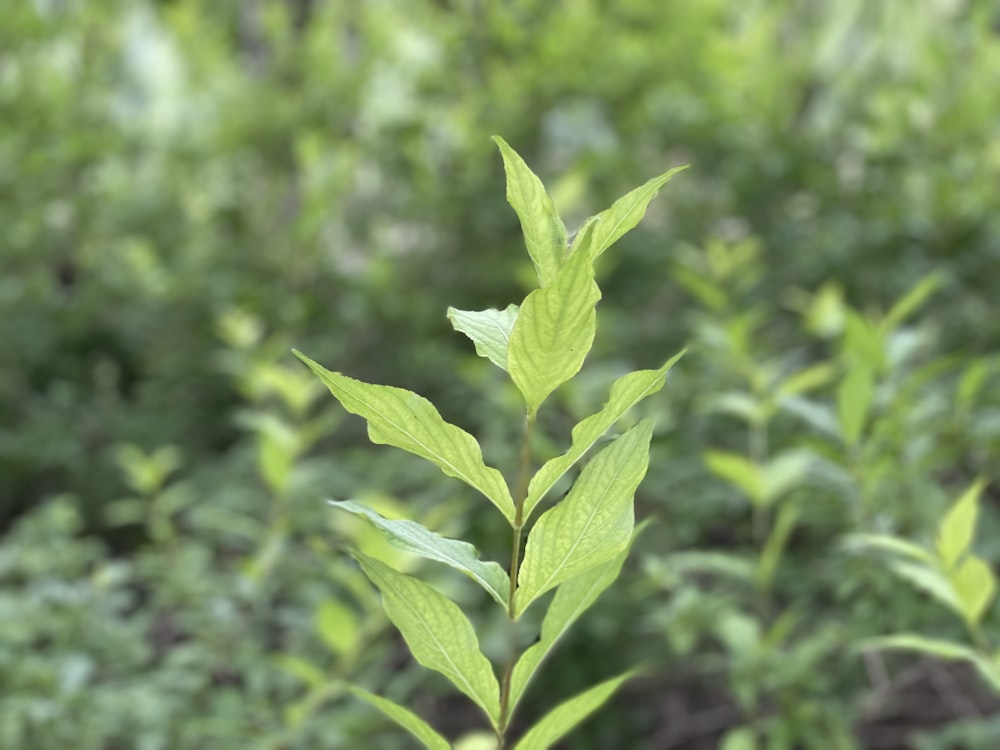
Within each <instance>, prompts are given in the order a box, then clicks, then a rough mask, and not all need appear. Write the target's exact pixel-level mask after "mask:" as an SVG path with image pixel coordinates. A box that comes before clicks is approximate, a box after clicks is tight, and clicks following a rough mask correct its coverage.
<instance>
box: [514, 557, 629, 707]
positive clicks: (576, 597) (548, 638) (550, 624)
mask: <svg viewBox="0 0 1000 750" xmlns="http://www.w3.org/2000/svg"><path fill="white" fill-rule="evenodd" d="M628 552H629V548H626V549H625V550H624V551H623V552H621V553H619V554H618V556H617V557H615V558H613V559H611V560H609V561H607V562H606V563H602V564H601V565H597V566H595V567H593V568H591V569H590V570H587V571H584V572H583V573H581V574H580V575H578V576H575V577H574V578H570V579H569V580H568V581H566V583H564V584H563V585H562V586H560V587H559V588H558V590H557V591H556V595H555V596H554V597H553V598H552V603H551V604H549V608H548V610H547V611H546V612H545V619H543V620H542V631H541V634H540V635H539V637H538V641H537V642H535V643H534V644H533V645H532V646H531V647H529V648H528V649H527V650H526V651H525V652H524V653H523V654H521V658H519V659H518V660H517V663H516V664H515V665H514V671H513V672H512V673H511V679H510V711H511V713H513V712H514V709H515V708H516V707H517V704H518V702H519V701H520V700H521V697H522V696H523V695H524V691H525V689H526V688H527V687H528V683H529V682H530V681H531V678H532V677H533V676H534V675H535V671H536V670H537V669H538V667H539V665H540V664H541V663H542V661H543V660H544V659H545V657H546V656H548V654H549V652H550V651H551V650H552V649H553V648H554V647H555V645H556V643H558V642H559V639H560V638H562V637H563V635H565V634H566V632H567V631H568V630H569V628H570V626H571V625H572V624H573V623H574V622H576V621H577V620H578V619H579V618H580V615H582V614H583V613H584V612H585V611H587V609H589V608H590V606H591V605H592V604H593V603H594V602H596V601H597V598H598V597H599V596H600V595H601V594H602V593H603V592H604V590H605V589H607V588H608V586H610V585H611V584H612V583H614V581H615V579H616V578H618V575H619V573H621V569H622V565H624V564H625V559H626V558H627V557H628Z"/></svg>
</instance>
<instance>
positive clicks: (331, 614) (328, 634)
mask: <svg viewBox="0 0 1000 750" xmlns="http://www.w3.org/2000/svg"><path fill="white" fill-rule="evenodd" d="M315 623H316V630H317V632H318V633H319V634H320V637H322V639H323V641H324V643H326V645H327V646H329V647H330V649H331V650H333V651H334V652H335V653H336V654H338V655H340V656H343V655H344V654H347V653H350V652H351V651H353V650H354V649H355V648H356V647H357V645H358V637H359V636H360V634H361V631H360V623H359V622H358V616H357V614H356V613H355V612H354V610H352V609H351V608H350V607H348V606H346V605H344V604H343V603H341V602H338V601H337V600H336V599H328V600H327V601H325V602H323V603H322V604H320V605H319V608H318V609H317V610H316V619H315Z"/></svg>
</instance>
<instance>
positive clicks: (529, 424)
mask: <svg viewBox="0 0 1000 750" xmlns="http://www.w3.org/2000/svg"><path fill="white" fill-rule="evenodd" d="M534 429H535V412H533V411H529V412H528V415H527V418H526V419H525V423H524V434H523V436H522V438H521V456H520V459H519V460H518V467H517V485H516V489H515V492H514V523H513V526H514V533H513V536H512V539H511V550H510V595H509V597H508V599H507V617H508V618H509V619H510V622H509V624H508V625H509V627H508V632H509V634H510V645H509V656H508V660H507V665H506V666H505V667H504V673H503V680H502V681H501V683H500V721H499V723H498V725H497V750H503V749H504V744H505V735H506V732H507V726H508V724H509V721H510V683H511V675H512V674H513V673H514V664H515V663H516V661H517V656H518V653H517V631H516V629H515V627H514V620H515V617H514V594H515V592H516V591H517V574H518V571H519V570H520V569H521V537H522V532H523V531H524V501H525V499H526V498H527V497H528V482H529V480H530V478H531V436H532V433H533V432H534Z"/></svg>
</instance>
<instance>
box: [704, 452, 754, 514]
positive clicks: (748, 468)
mask: <svg viewBox="0 0 1000 750" xmlns="http://www.w3.org/2000/svg"><path fill="white" fill-rule="evenodd" d="M704 458H705V465H706V466H707V467H708V468H709V470H711V471H712V473H713V474H716V475H718V476H719V477H721V478H723V479H725V480H726V481H727V482H729V483H730V484H734V485H736V486H737V487H738V488H739V489H741V490H742V491H743V492H744V494H746V496H747V497H748V498H750V502H752V503H753V504H754V505H757V504H759V503H761V502H763V500H764V473H763V472H762V471H761V470H760V468H759V467H758V466H757V465H756V464H754V463H753V462H752V461H750V459H748V458H746V457H745V456H741V455H739V454H738V453H729V452H726V451H705V456H704Z"/></svg>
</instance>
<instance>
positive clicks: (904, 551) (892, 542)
mask: <svg viewBox="0 0 1000 750" xmlns="http://www.w3.org/2000/svg"><path fill="white" fill-rule="evenodd" d="M844 544H845V545H846V546H848V547H872V548H874V549H879V550H884V551H886V552H893V553H895V554H897V555H902V556H904V557H909V558H911V559H912V560H916V561H917V562H921V563H924V564H925V565H933V564H934V558H933V557H932V556H931V554H930V553H929V552H928V551H927V550H925V549H924V548H923V547H918V546H917V545H916V544H914V543H913V542H908V541H906V540H905V539H900V538H899V537H896V536H890V535H888V534H851V535H850V536H848V537H847V538H846V539H845V540H844Z"/></svg>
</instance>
